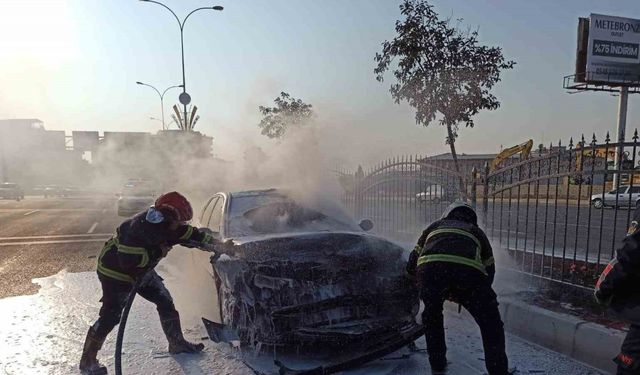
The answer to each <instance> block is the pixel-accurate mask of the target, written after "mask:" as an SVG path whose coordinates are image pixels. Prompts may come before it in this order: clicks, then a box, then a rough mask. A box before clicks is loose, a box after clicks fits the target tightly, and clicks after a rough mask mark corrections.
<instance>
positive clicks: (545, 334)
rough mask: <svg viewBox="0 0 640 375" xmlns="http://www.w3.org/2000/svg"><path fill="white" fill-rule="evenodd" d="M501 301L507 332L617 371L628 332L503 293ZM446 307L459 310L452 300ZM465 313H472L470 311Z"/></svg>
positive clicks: (580, 359) (612, 372)
mask: <svg viewBox="0 0 640 375" xmlns="http://www.w3.org/2000/svg"><path fill="white" fill-rule="evenodd" d="M499 302H500V314H501V315H502V321H503V322H504V327H505V331H506V332H508V333H510V334H512V335H515V336H518V337H520V338H523V339H525V340H528V341H531V342H532V343H535V344H537V345H540V346H542V347H545V348H548V349H550V350H553V351H556V352H558V353H562V354H564V355H566V356H568V357H570V358H573V359H575V360H577V361H580V362H582V363H585V364H587V365H590V366H592V367H595V368H597V369H598V370H601V371H603V372H605V373H609V374H615V372H616V366H615V363H613V361H612V359H613V358H614V357H615V356H616V355H617V354H618V353H619V351H620V346H621V345H622V340H624V336H625V334H626V332H623V331H620V330H617V329H610V328H607V327H604V326H601V325H599V324H595V323H591V322H587V321H584V320H581V319H579V318H577V317H575V316H572V315H568V314H562V313H558V312H555V311H550V310H547V309H543V308H540V307H537V306H533V305H530V304H526V303H523V302H520V301H517V300H513V299H509V298H500V297H499ZM445 308H446V310H447V311H450V312H452V313H454V312H455V313H457V310H458V307H457V305H456V304H452V303H446V304H445ZM464 314H465V315H467V316H469V313H468V312H466V311H465V312H464ZM469 317H470V316H469Z"/></svg>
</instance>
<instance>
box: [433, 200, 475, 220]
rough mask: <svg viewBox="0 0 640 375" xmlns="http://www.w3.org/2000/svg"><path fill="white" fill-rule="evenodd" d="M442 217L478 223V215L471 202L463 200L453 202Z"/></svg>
mask: <svg viewBox="0 0 640 375" xmlns="http://www.w3.org/2000/svg"><path fill="white" fill-rule="evenodd" d="M440 219H458V220H462V221H466V222H469V223H471V224H474V225H478V215H477V214H476V210H474V209H473V207H471V205H470V204H468V203H466V202H462V201H458V202H453V203H451V204H450V205H449V207H447V209H446V210H444V212H443V213H442V217H441V218H440Z"/></svg>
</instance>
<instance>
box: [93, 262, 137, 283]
mask: <svg viewBox="0 0 640 375" xmlns="http://www.w3.org/2000/svg"><path fill="white" fill-rule="evenodd" d="M98 272H100V273H101V274H103V275H105V276H107V277H110V278H112V279H116V280H120V281H124V282H126V283H133V282H134V281H135V280H133V278H132V277H131V276H129V275H126V274H124V273H120V272H117V271H114V270H110V269H108V268H106V267H105V266H103V265H102V263H98Z"/></svg>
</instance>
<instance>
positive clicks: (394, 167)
mask: <svg viewBox="0 0 640 375" xmlns="http://www.w3.org/2000/svg"><path fill="white" fill-rule="evenodd" d="M638 146H639V144H638V134H637V131H636V132H635V133H634V135H633V138H632V140H631V141H629V142H620V143H612V142H611V140H610V138H609V135H608V134H607V136H606V138H605V140H604V142H602V143H598V142H597V140H596V137H595V135H594V136H593V137H592V139H591V141H590V142H585V140H584V137H582V138H581V139H580V141H578V142H577V143H575V144H574V142H573V140H571V141H570V142H569V143H568V144H567V145H566V146H563V145H562V143H561V142H559V143H558V144H557V145H550V146H549V147H548V148H542V147H541V148H539V149H538V150H537V152H536V153H534V155H533V156H532V157H531V158H529V159H527V160H524V161H518V160H517V159H515V160H514V159H511V164H510V165H508V166H506V167H503V168H501V169H498V170H496V171H490V170H489V166H488V163H483V164H484V165H482V166H478V165H476V166H474V168H472V169H471V170H470V169H469V168H470V165H469V163H466V164H465V163H463V166H465V167H466V169H465V170H463V171H462V172H461V173H457V172H456V171H455V170H453V169H452V164H451V163H450V162H446V161H442V160H436V159H434V158H429V157H420V156H404V157H396V158H393V159H389V160H387V161H384V162H382V163H380V164H378V165H376V166H374V167H371V168H369V169H368V170H359V171H358V172H356V173H353V174H348V173H342V174H341V177H340V182H341V183H342V186H343V187H344V197H343V199H344V203H345V205H346V206H347V207H348V208H349V209H350V210H351V212H352V213H353V215H354V216H355V217H357V218H369V219H371V220H372V221H373V222H374V225H375V230H376V231H377V232H378V233H379V234H383V235H387V236H391V237H393V238H396V239H398V240H401V241H409V242H413V241H415V240H416V239H417V237H418V235H419V234H420V232H421V231H422V230H423V229H424V228H426V226H428V225H429V224H430V223H431V222H433V221H434V220H437V219H438V218H439V217H440V215H441V214H442V212H443V210H444V209H445V208H446V206H447V205H448V204H449V203H450V202H452V201H454V200H458V199H466V200H468V201H469V202H471V203H472V204H474V205H476V206H477V209H478V212H479V215H480V217H481V225H482V226H483V228H484V229H485V231H486V232H487V235H489V237H490V238H491V240H492V243H493V245H494V248H495V251H503V252H506V253H507V254H508V255H509V256H508V257H505V258H506V259H508V262H507V264H503V265H502V266H504V267H509V268H512V269H515V270H517V271H519V272H524V273H526V274H529V275H533V276H536V277H539V278H542V279H547V280H552V281H557V282H561V283H564V284H569V285H573V286H578V287H582V288H592V287H593V285H594V284H595V281H596V279H597V277H598V275H599V274H600V272H601V271H602V269H603V267H604V266H605V265H606V263H607V262H608V261H609V260H610V259H611V258H612V257H613V256H614V251H615V249H616V248H617V247H618V246H621V244H622V240H623V238H624V237H625V234H626V231H627V228H628V227H629V224H630V221H631V220H632V217H633V210H634V209H635V208H636V207H637V206H639V205H640V166H639V164H640V163H638V160H639V158H638V156H639V151H640V150H639V149H638ZM461 180H462V183H460V181H461Z"/></svg>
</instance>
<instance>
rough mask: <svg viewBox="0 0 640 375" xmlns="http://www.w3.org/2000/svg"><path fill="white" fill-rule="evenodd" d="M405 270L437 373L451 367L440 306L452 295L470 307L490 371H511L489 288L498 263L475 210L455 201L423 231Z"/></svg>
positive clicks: (500, 373) (492, 374)
mask: <svg viewBox="0 0 640 375" xmlns="http://www.w3.org/2000/svg"><path fill="white" fill-rule="evenodd" d="M407 272H408V274H409V276H410V277H413V278H414V279H415V281H416V284H417V286H418V290H419V293H420V299H421V300H422V301H423V303H424V312H423V314H422V324H423V325H424V328H425V338H426V341H427V352H428V354H429V363H430V364H431V371H432V373H433V374H443V373H445V372H446V368H447V358H446V353H447V347H446V344H445V336H444V322H443V315H442V309H443V304H444V301H445V300H452V301H455V302H457V303H459V304H460V305H462V306H464V308H465V309H467V310H468V311H469V313H471V315H472V316H473V318H474V319H475V321H476V323H477V324H478V325H479V326H480V332H481V333H482V344H483V346H484V353H485V364H486V366H487V370H488V371H489V375H506V374H508V363H507V362H508V361H507V355H506V353H505V340H504V328H503V324H502V320H501V318H500V312H499V311H498V301H497V296H496V293H495V292H494V291H493V289H492V288H491V284H492V283H493V277H494V275H495V265H494V260H493V251H492V249H491V244H490V243H489V240H488V239H487V236H486V235H485V234H484V232H483V231H482V229H480V228H479V227H478V218H477V215H476V212H475V210H474V209H473V208H472V207H471V206H469V205H468V204H466V203H462V202H454V203H452V204H451V205H450V206H449V207H448V208H447V209H446V211H445V212H444V214H443V215H442V217H441V218H440V220H437V221H435V222H434V223H433V224H431V225H430V226H429V227H428V228H427V229H425V230H424V232H422V235H421V236H420V239H419V240H418V244H417V245H416V247H415V248H414V249H413V251H412V252H411V255H410V257H409V263H408V264H407Z"/></svg>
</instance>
